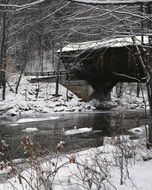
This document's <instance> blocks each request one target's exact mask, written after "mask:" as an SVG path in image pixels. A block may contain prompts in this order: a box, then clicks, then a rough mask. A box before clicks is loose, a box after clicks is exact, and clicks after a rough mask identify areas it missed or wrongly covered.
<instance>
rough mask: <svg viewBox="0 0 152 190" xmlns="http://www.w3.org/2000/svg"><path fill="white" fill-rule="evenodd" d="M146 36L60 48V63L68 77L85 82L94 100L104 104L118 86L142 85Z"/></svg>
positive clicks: (72, 44) (112, 39) (111, 39)
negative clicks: (71, 74) (132, 83)
mask: <svg viewBox="0 0 152 190" xmlns="http://www.w3.org/2000/svg"><path fill="white" fill-rule="evenodd" d="M148 43H149V38H148V36H127V37H120V38H117V37H113V38H108V39H104V40H98V41H87V42H81V43H70V44H68V45H66V46H65V47H63V48H62V52H61V59H62V62H63V63H64V65H65V67H66V69H67V71H68V73H74V74H75V75H76V78H77V79H81V80H86V81H87V82H88V83H89V84H90V85H91V86H92V87H93V89H94V90H95V94H94V97H95V98H97V99H100V100H105V99H106V98H107V96H108V94H109V92H110V90H111V89H112V88H113V86H114V85H116V83H118V82H138V83H139V82H145V81H146V79H147V74H146V71H145V69H144V65H143V63H144V64H145V61H146V51H147V49H146V48H145V47H146V45H147V44H148Z"/></svg>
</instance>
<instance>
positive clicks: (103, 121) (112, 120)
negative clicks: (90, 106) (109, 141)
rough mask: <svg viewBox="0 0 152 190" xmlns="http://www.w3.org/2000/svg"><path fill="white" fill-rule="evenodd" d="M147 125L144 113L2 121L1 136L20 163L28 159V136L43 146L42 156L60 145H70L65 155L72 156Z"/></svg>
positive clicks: (61, 115)
mask: <svg viewBox="0 0 152 190" xmlns="http://www.w3.org/2000/svg"><path fill="white" fill-rule="evenodd" d="M146 122H147V121H146V114H145V113H144V111H137V110H136V111H94V112H88V113H53V114H50V115H46V114H45V115H30V116H20V117H1V118H0V134H1V140H2V139H3V140H5V143H6V144H7V145H8V147H7V150H5V151H6V157H7V158H9V159H16V158H24V157H26V154H25V153H24V151H23V149H22V147H21V140H22V139H23V138H24V137H26V136H29V137H30V138H31V139H32V141H33V142H34V143H39V144H40V145H41V148H42V150H43V151H42V154H49V153H50V152H52V151H56V150H57V149H56V147H57V144H58V143H59V142H60V141H65V142H66V144H65V148H64V152H66V153H70V152H75V151H79V150H84V149H87V148H90V147H97V146H101V145H103V139H104V137H105V136H110V137H111V136H115V135H118V134H125V135H130V136H131V135H132V134H131V133H130V132H129V131H128V130H129V129H131V128H135V127H139V126H142V125H145V124H146ZM32 129H33V130H32ZM1 146H2V145H1V144H0V149H1V148H2V147H1ZM0 151H1V150H0Z"/></svg>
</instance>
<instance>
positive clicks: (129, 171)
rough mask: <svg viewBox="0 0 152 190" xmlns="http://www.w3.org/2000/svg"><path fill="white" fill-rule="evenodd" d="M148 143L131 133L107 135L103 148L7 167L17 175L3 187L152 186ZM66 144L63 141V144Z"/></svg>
mask: <svg viewBox="0 0 152 190" xmlns="http://www.w3.org/2000/svg"><path fill="white" fill-rule="evenodd" d="M145 144H146V140H145V139H140V140H134V141H132V140H130V139H129V136H118V137H114V138H110V137H105V140H104V145H103V146H101V147H99V148H91V149H88V150H85V151H81V152H78V153H75V154H68V155H60V154H59V155H56V156H57V157H56V158H52V159H51V156H50V157H49V158H48V159H47V158H46V159H45V161H43V162H41V164H40V165H39V164H37V162H36V165H35V166H36V167H34V165H33V164H32V167H31V168H30V169H28V170H26V171H23V172H22V173H18V172H17V170H16V171H15V168H14V169H13V171H11V168H10V167H8V169H7V168H4V172H9V171H10V173H11V172H12V173H13V175H14V177H13V178H11V179H9V180H8V181H7V182H6V183H4V184H0V189H3V190H8V189H9V190H13V189H16V190H23V189H28V190H32V189H39V190H48V189H53V190H71V189H72V190H78V189H80V190H85V189H92V190H97V189H100V190H102V189H105V190H137V189H138V190H151V186H152V181H151V176H152V151H151V150H147V149H146V146H145ZM64 145H65V143H64V142H61V143H59V146H60V148H64ZM2 172H3V169H2ZM48 187H49V188H48Z"/></svg>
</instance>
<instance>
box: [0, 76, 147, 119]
mask: <svg viewBox="0 0 152 190" xmlns="http://www.w3.org/2000/svg"><path fill="white" fill-rule="evenodd" d="M18 78H19V75H13V76H10V77H9V78H8V82H9V85H8V86H7V89H6V100H5V101H1V102H0V115H12V116H14V115H20V114H35V113H53V112H86V111H92V110H95V109H96V108H95V107H104V108H105V109H111V108H118V109H119V108H121V109H144V108H145V107H146V109H149V106H148V101H147V95H146V90H145V89H143V91H140V94H139V97H137V93H136V84H129V85H128V84H123V88H122V96H121V97H120V98H118V97H117V95H116V94H117V93H116V87H114V89H113V91H112V93H111V101H109V102H99V101H98V100H96V99H93V100H92V101H90V102H89V103H85V102H83V101H82V100H81V99H79V98H78V97H77V96H76V95H75V94H73V93H72V92H71V91H67V89H66V88H65V87H64V86H62V85H59V95H60V96H59V97H55V96H54V94H55V85H56V84H55V83H42V82H39V83H30V79H31V77H27V76H23V77H22V79H21V82H20V86H19V90H18V94H15V93H14V92H15V88H16V85H17V80H18ZM13 91H14V92H13ZM1 94H2V88H1V89H0V97H2V95H1ZM143 96H144V97H143ZM67 98H68V100H67Z"/></svg>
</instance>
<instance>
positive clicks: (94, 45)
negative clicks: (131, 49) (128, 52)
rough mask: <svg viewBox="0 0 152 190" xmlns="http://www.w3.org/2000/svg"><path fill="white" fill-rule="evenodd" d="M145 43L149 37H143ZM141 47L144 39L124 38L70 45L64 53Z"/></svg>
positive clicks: (65, 48) (138, 37) (64, 49)
mask: <svg viewBox="0 0 152 190" xmlns="http://www.w3.org/2000/svg"><path fill="white" fill-rule="evenodd" d="M143 43H144V44H148V36H143ZM135 44H136V45H141V44H142V37H141V36H135V37H131V36H130V37H122V38H112V39H108V40H97V41H87V42H79V43H70V44H68V45H66V46H64V47H63V48H62V52H68V51H79V50H80V51H81V50H87V49H99V48H104V47H124V46H129V45H135ZM58 52H59V50H58Z"/></svg>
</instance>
